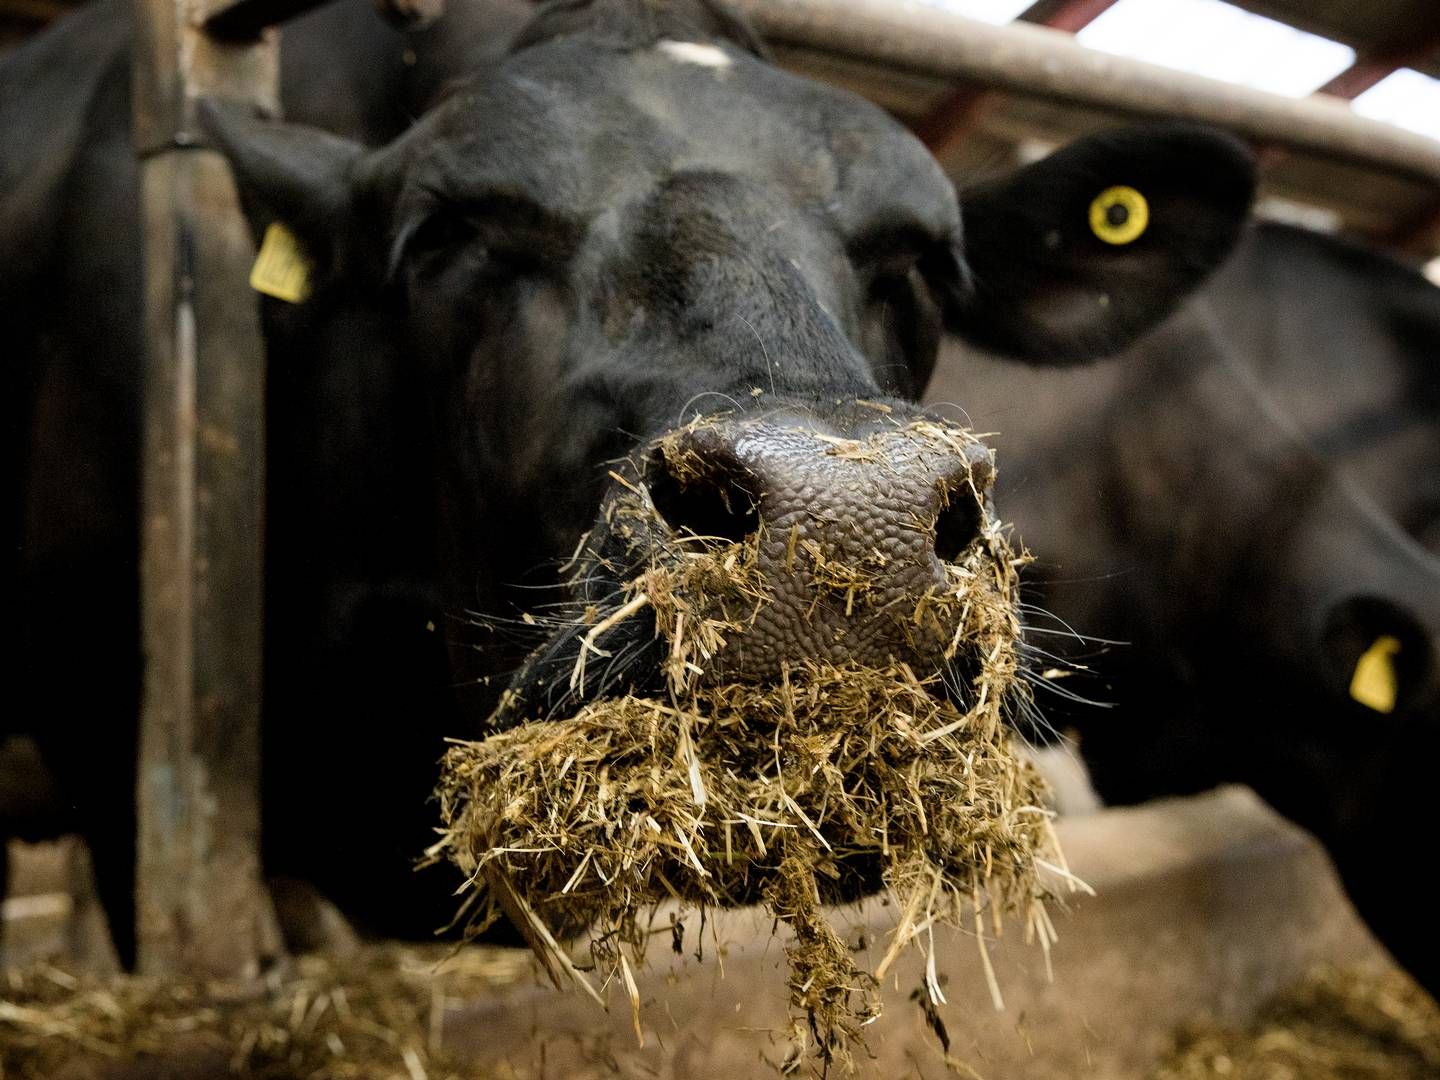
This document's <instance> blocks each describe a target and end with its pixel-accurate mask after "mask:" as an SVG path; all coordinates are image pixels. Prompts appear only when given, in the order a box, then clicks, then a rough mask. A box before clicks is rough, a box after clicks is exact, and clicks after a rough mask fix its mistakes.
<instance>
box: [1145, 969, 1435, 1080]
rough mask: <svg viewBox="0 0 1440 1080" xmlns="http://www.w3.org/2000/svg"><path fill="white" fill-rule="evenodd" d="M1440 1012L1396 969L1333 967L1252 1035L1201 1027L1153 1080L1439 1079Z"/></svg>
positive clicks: (1186, 1036) (1268, 1014)
mask: <svg viewBox="0 0 1440 1080" xmlns="http://www.w3.org/2000/svg"><path fill="white" fill-rule="evenodd" d="M1437 1076H1440V1005H1437V1004H1436V1003H1435V1001H1434V1000H1433V999H1432V998H1430V997H1429V996H1428V995H1427V994H1426V993H1425V992H1424V991H1423V990H1421V989H1420V988H1419V987H1417V986H1416V985H1415V984H1414V983H1413V982H1412V981H1411V980H1410V979H1409V978H1408V977H1406V976H1405V975H1404V974H1402V973H1401V972H1399V971H1396V970H1394V969H1388V970H1384V971H1379V972H1376V971H1369V970H1347V969H1340V968H1333V967H1325V968H1321V969H1319V970H1317V971H1316V972H1314V973H1313V974H1312V975H1311V976H1310V977H1309V978H1307V979H1306V980H1304V981H1303V982H1302V983H1300V985H1298V986H1296V987H1295V988H1293V989H1292V990H1290V991H1288V992H1286V993H1284V994H1281V995H1280V996H1279V997H1277V998H1275V999H1273V1000H1272V1001H1271V1002H1269V1004H1267V1005H1266V1006H1265V1007H1264V1008H1263V1009H1262V1010H1261V1012H1260V1015H1259V1017H1258V1018H1257V1019H1256V1021H1255V1022H1254V1023H1253V1024H1251V1025H1250V1026H1249V1027H1248V1028H1247V1029H1246V1030H1244V1031H1237V1030H1234V1029H1229V1028H1223V1027H1220V1026H1218V1025H1216V1024H1213V1023H1206V1024H1196V1025H1192V1026H1191V1027H1189V1028H1188V1029H1186V1030H1185V1031H1183V1032H1181V1034H1180V1035H1179V1036H1178V1037H1177V1039H1176V1045H1175V1048H1174V1050H1173V1052H1172V1053H1171V1054H1170V1055H1169V1056H1168V1057H1167V1058H1166V1060H1165V1061H1164V1063H1163V1064H1161V1065H1160V1067H1159V1068H1157V1069H1156V1071H1155V1073H1154V1074H1153V1080H1222V1078H1223V1080H1434V1078H1435V1077H1437Z"/></svg>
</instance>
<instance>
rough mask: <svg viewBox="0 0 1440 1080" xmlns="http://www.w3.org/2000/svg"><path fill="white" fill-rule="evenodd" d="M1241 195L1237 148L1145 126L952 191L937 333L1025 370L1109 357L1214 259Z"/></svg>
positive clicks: (1228, 242)
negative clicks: (945, 310) (952, 232)
mask: <svg viewBox="0 0 1440 1080" xmlns="http://www.w3.org/2000/svg"><path fill="white" fill-rule="evenodd" d="M1254 191H1255V163H1254V159H1253V158H1252V156H1251V154H1250V152H1249V151H1248V150H1247V149H1246V148H1245V147H1244V146H1243V145H1242V144H1241V143H1239V142H1238V141H1236V140H1234V139H1232V138H1229V137H1228V136H1224V135H1220V134H1218V133H1214V132H1210V131H1206V130H1202V129H1199V128H1194V127H1187V126H1181V125H1153V126H1146V127H1133V128H1124V129H1120V130H1116V131H1108V132H1102V133H1100V134H1098V135H1094V136H1091V137H1089V138H1086V139H1083V140H1081V141H1079V142H1076V143H1073V144H1071V145H1070V146H1067V147H1065V148H1064V149H1062V150H1060V151H1058V152H1056V153H1054V154H1052V155H1050V156H1049V157H1047V158H1044V159H1043V160H1041V161H1038V162H1036V163H1035V164H1033V165H1029V166H1027V167H1025V168H1023V169H1020V170H1019V171H1017V172H1015V173H1013V174H1011V175H1010V176H1008V177H1006V178H1005V179H1003V180H1000V181H997V182H994V183H990V184H986V185H984V186H981V187H978V188H976V189H975V190H973V191H968V192H964V193H962V195H961V209H962V213H963V217H964V230H963V243H964V247H963V252H961V255H962V258H963V262H962V265H961V266H960V268H959V273H958V280H957V282H956V287H955V289H954V290H953V292H952V295H951V297H950V299H951V301H952V303H951V304H950V305H949V314H950V316H951V318H950V320H949V321H950V324H951V328H952V329H953V330H955V331H956V332H957V333H959V334H961V335H962V336H964V337H966V338H968V339H969V340H971V341H973V342H974V343H975V344H977V345H980V346H982V347H985V348H987V349H992V350H994V351H996V352H999V353H1002V354H1006V355H1009V356H1012V357H1015V358H1016V359H1020V360H1025V361H1027V362H1030V363H1037V364H1069V363H1080V362H1083V361H1086V360H1090V359H1093V358H1095V357H1098V356H1104V355H1107V354H1109V353H1113V352H1116V351H1118V350H1120V349H1122V348H1124V347H1125V346H1126V345H1128V344H1129V343H1130V342H1132V341H1133V340H1135V338H1137V337H1138V336H1139V335H1141V334H1142V333H1144V332H1145V331H1146V330H1148V329H1150V328H1151V327H1153V326H1154V325H1155V324H1156V323H1158V322H1159V321H1160V320H1161V319H1163V318H1164V317H1165V316H1166V315H1167V314H1169V313H1170V311H1171V310H1173V309H1174V308H1175V306H1176V305H1177V304H1178V303H1179V302H1180V301H1181V300H1182V299H1183V298H1184V296H1185V295H1186V294H1187V293H1188V292H1190V291H1191V290H1192V289H1194V288H1195V287H1196V286H1197V285H1199V284H1200V283H1201V282H1202V281H1203V280H1204V279H1205V277H1206V275H1208V274H1209V273H1210V271H1211V270H1213V269H1215V267H1216V266H1218V265H1219V264H1220V263H1221V262H1222V261H1224V259H1225V258H1226V257H1227V256H1228V255H1229V253H1230V251H1231V249H1232V248H1233V247H1234V245H1235V241H1236V240H1237V239H1238V237H1239V234H1240V231H1241V229H1242V228H1243V226H1244V223H1245V221H1246V218H1247V217H1248V214H1249V210H1250V203H1251V199H1252V198H1253V196H1254Z"/></svg>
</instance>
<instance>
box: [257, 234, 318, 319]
mask: <svg viewBox="0 0 1440 1080" xmlns="http://www.w3.org/2000/svg"><path fill="white" fill-rule="evenodd" d="M310 269H311V265H310V260H309V259H308V258H307V257H306V255H305V251H304V249H303V248H301V247H300V241H299V239H298V238H297V237H296V236H295V234H294V233H293V232H291V231H290V230H289V229H287V228H286V227H285V226H284V225H282V224H280V222H278V221H274V222H271V223H270V227H269V228H268V229H266V230H265V239H264V240H263V241H261V243H260V254H259V255H257V256H256V257H255V265H254V266H252V267H251V268H250V287H251V288H252V289H254V290H255V291H256V292H262V293H264V294H265V295H266V296H273V297H275V299H277V300H284V301H286V302H287V303H291V304H298V303H300V301H302V300H304V299H305V298H306V297H307V296H309V295H310Z"/></svg>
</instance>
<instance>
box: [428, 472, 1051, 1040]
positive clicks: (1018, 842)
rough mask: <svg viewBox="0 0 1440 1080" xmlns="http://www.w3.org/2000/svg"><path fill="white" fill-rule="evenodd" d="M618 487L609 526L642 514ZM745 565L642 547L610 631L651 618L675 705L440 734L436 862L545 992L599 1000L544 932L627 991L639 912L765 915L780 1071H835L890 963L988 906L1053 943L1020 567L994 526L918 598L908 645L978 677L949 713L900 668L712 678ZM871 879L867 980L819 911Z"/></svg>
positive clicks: (647, 700) (478, 919)
mask: <svg viewBox="0 0 1440 1080" xmlns="http://www.w3.org/2000/svg"><path fill="white" fill-rule="evenodd" d="M634 495H635V499H634V500H633V501H632V504H631V505H629V506H628V507H627V508H625V509H624V514H627V515H630V517H631V518H633V519H636V520H639V519H643V518H644V516H645V515H646V514H653V509H652V508H650V507H649V506H648V502H647V501H646V500H645V499H644V498H643V491H636V492H635V493H634ZM977 497H978V496H977ZM611 515H612V516H614V508H613V507H612V509H611ZM752 552H753V546H749V545H747V543H746V542H743V541H742V542H740V543H731V544H724V545H710V546H708V547H704V548H703V549H701V550H698V551H697V550H695V549H694V547H693V546H692V545H686V544H682V543H678V542H676V543H669V544H666V543H661V544H659V545H655V546H654V547H653V550H652V553H651V555H650V556H649V565H648V567H647V568H645V569H644V570H643V571H642V572H641V573H638V574H636V575H634V576H633V577H632V578H631V579H630V581H629V584H628V585H627V586H626V590H625V597H626V599H625V600H624V601H623V602H621V603H617V605H616V607H615V608H614V609H613V611H612V613H611V616H607V618H608V617H612V616H613V615H614V614H615V612H620V611H626V615H625V616H624V617H626V618H640V617H649V615H650V614H653V617H654V622H655V633H656V634H657V636H658V637H659V638H661V639H662V641H663V642H664V643H665V645H666V646H667V648H666V649H665V653H666V655H667V657H668V658H669V664H668V666H667V667H666V673H667V674H668V675H669V685H668V693H663V694H657V695H653V696H638V695H629V696H623V697H615V698H608V699H603V700H599V701H592V702H590V703H588V704H585V705H584V706H583V707H581V708H579V710H578V712H576V713H575V714H574V715H573V716H569V717H566V718H564V719H548V720H543V721H541V720H536V721H532V722H529V723H524V724H520V725H519V726H517V727H514V728H512V729H510V730H506V731H502V732H499V733H497V734H494V735H492V736H490V737H489V738H486V739H483V740H480V741H478V742H463V743H458V744H456V745H455V746H454V747H453V748H452V749H451V750H450V751H449V753H448V754H447V755H446V759H445V763H444V770H443V777H442V781H441V785H440V791H439V794H440V801H441V811H442V817H443V820H444V823H445V832H444V837H443V839H442V840H441V842H440V843H439V844H437V845H436V848H435V849H434V852H433V854H435V855H436V856H440V855H442V854H443V855H444V856H446V857H448V858H450V859H451V860H452V861H453V862H454V863H455V864H456V865H457V866H458V867H459V868H460V870H461V871H462V872H463V873H464V874H465V875H466V879H467V885H468V888H469V889H470V890H471V895H470V897H469V898H468V900H467V903H468V904H469V905H471V907H470V912H471V917H472V925H473V926H477V927H478V926H483V925H488V924H489V923H490V922H492V921H493V920H495V919H496V918H498V917H500V915H501V914H502V913H503V914H506V915H508V916H509V917H510V918H511V919H512V920H513V921H516V922H517V923H518V924H519V927H520V929H521V931H522V933H524V934H525V935H526V937H527V940H529V941H530V943H531V945H532V947H533V948H535V950H536V952H537V954H539V956H540V958H541V960H542V962H543V963H544V964H545V966H546V967H547V969H548V970H549V971H550V972H551V975H552V977H554V978H555V979H556V980H557V982H559V981H560V980H561V979H562V978H563V977H566V976H568V977H572V978H574V979H575V980H576V981H577V982H578V983H580V984H581V985H582V986H585V987H587V988H590V990H591V992H592V993H595V991H594V989H593V986H591V984H590V983H589V982H588V980H587V979H586V978H585V976H584V975H583V974H582V973H581V972H580V971H578V970H577V969H576V968H575V966H574V965H573V963H572V962H571V960H570V958H569V956H568V954H567V953H566V952H565V950H564V949H563V948H561V947H560V946H559V945H558V943H557V937H564V936H566V935H568V934H573V933H576V932H579V931H582V930H584V929H587V928H593V931H594V932H593V934H592V936H591V939H590V949H591V952H592V954H593V958H594V961H595V963H596V966H597V968H598V969H599V970H600V971H601V972H602V973H603V974H605V975H606V976H607V977H608V976H612V975H613V976H617V977H619V979H620V980H621V981H622V982H623V983H624V984H625V985H626V986H627V987H633V978H632V976H631V973H630V960H629V959H628V958H627V950H630V951H631V952H632V954H633V955H634V956H636V957H638V956H639V955H641V953H642V951H643V946H644V943H645V940H646V938H647V936H648V926H647V917H648V915H649V914H650V913H651V912H653V910H654V908H655V906H656V905H658V904H660V903H663V902H665V901H667V900H673V901H678V902H679V903H680V904H682V905H691V904H693V905H701V906H704V905H718V906H722V907H734V906H739V905H744V904H752V903H760V904H763V905H764V906H765V908H766V909H767V910H769V911H770V912H771V913H772V914H773V915H774V916H775V917H776V918H777V919H778V920H780V921H781V922H783V923H785V924H786V925H788V927H789V928H790V930H791V932H792V935H793V937H792V939H791V941H790V943H789V945H788V946H787V948H786V955H787V958H788V960H789V962H790V968H791V975H790V981H789V985H790V999H791V1005H792V1009H793V1011H794V1014H795V1020H794V1036H795V1040H796V1041H795V1046H796V1050H797V1052H796V1054H795V1056H794V1057H793V1058H792V1063H798V1061H799V1060H800V1056H799V1055H800V1053H803V1052H804V1048H805V1047H806V1045H807V1044H808V1042H809V1040H810V1039H811V1038H813V1040H814V1043H815V1047H816V1050H817V1051H818V1053H819V1054H820V1055H821V1057H822V1058H823V1059H824V1060H826V1061H829V1060H831V1059H832V1058H835V1057H837V1056H838V1057H842V1058H843V1057H844V1056H845V1055H846V1053H847V1052H848V1047H849V1046H850V1045H851V1044H852V1043H853V1042H854V1041H855V1040H857V1039H858V1038H859V1037H860V1033H861V1028H862V1027H863V1026H864V1025H865V1024H866V1023H867V1022H868V1021H869V1020H870V1019H872V1018H873V1017H874V1016H876V1015H878V1009H879V1005H878V997H877V996H876V994H875V993H874V989H875V986H876V984H877V981H878V979H879V978H882V977H883V976H884V974H885V971H886V970H887V969H888V968H889V966H890V965H891V963H892V961H893V960H894V958H895V957H896V955H897V954H898V953H899V951H900V950H901V949H902V948H904V947H905V946H906V945H907V944H910V943H912V942H914V941H916V940H917V939H919V940H923V941H929V940H930V933H931V929H932V928H933V927H934V926H935V924H937V923H939V924H949V925H952V926H964V927H966V928H967V929H971V930H973V931H974V932H976V933H977V934H982V935H983V933H984V932H985V930H984V927H983V925H982V922H981V915H982V912H983V911H984V910H985V909H986V907H987V906H988V908H989V909H990V911H991V913H992V914H993V916H994V921H993V925H994V927H995V929H996V932H998V929H999V926H1000V915H1001V914H1008V913H1018V914H1019V915H1020V916H1021V918H1022V920H1023V921H1024V923H1025V927H1026V933H1027V937H1028V936H1031V935H1033V936H1035V937H1038V938H1039V940H1040V943H1041V944H1042V945H1043V946H1044V947H1045V948H1046V949H1047V950H1048V947H1049V944H1050V943H1051V941H1052V940H1053V935H1054V930H1053V927H1052V926H1051V924H1050V921H1049V919H1048V917H1047V915H1046V909H1045V903H1044V902H1045V899H1046V893H1045V891H1044V889H1043V888H1042V887H1041V885H1040V884H1039V882H1038V880H1037V866H1038V863H1039V862H1040V861H1041V858H1042V856H1043V855H1044V853H1046V852H1047V851H1049V852H1053V854H1052V856H1051V858H1052V860H1053V862H1054V863H1055V864H1057V865H1058V866H1059V867H1062V868H1063V865H1064V864H1063V859H1061V857H1060V856H1059V852H1058V850H1056V849H1055V840H1054V832H1053V830H1052V828H1051V824H1050V816H1049V813H1048V812H1047V811H1046V810H1045V809H1043V798H1042V796H1043V792H1042V783H1041V781H1040V778H1039V776H1038V774H1037V773H1036V772H1035V771H1034V769H1033V768H1032V767H1031V766H1030V764H1029V763H1028V762H1027V761H1025V760H1024V759H1023V758H1021V757H1020V756H1018V755H1017V754H1016V753H1015V752H1014V751H1013V749H1012V746H1011V736H1010V735H1009V733H1008V732H1007V730H1006V728H1005V726H1004V724H1003V721H1002V710H1003V709H1004V708H1005V707H1006V705H1007V699H1008V698H1009V697H1010V696H1011V695H1012V694H1016V693H1019V684H1018V681H1017V678H1016V676H1017V668H1018V659H1017V645H1018V620H1017V617H1016V614H1015V586H1016V568H1017V564H1018V562H1019V560H1018V559H1017V558H1016V556H1015V555H1014V554H1013V553H1012V551H1011V549H1010V547H1009V546H1008V544H1007V543H1006V541H1005V538H1004V536H1003V534H1002V533H1001V532H1000V530H999V529H998V527H995V526H994V525H993V524H991V525H990V526H988V527H987V528H985V529H984V530H983V532H982V535H981V536H980V537H979V538H977V540H976V541H975V543H974V544H972V546H971V548H970V549H969V550H968V551H967V552H965V553H963V554H962V556H961V558H960V559H958V560H956V564H955V565H954V566H952V567H950V568H948V571H947V574H948V576H947V582H948V583H947V586H946V587H945V588H944V589H940V590H930V591H927V592H926V593H924V594H923V595H921V596H918V597H915V598H913V599H914V605H913V620H912V621H913V625H914V626H915V627H916V628H917V632H919V631H920V630H924V632H927V633H932V632H933V633H935V634H940V635H943V637H944V639H945V640H946V642H947V643H948V644H947V646H946V649H947V657H953V656H954V655H955V654H956V653H958V652H962V651H963V652H964V653H965V656H966V659H967V661H968V665H969V666H968V668H967V671H971V672H973V673H974V674H973V678H972V679H971V681H970V685H969V686H967V687H966V688H964V689H965V691H966V693H965V695H964V697H963V699H962V700H964V701H965V702H966V704H967V707H966V708H964V709H963V710H962V708H961V707H958V706H957V705H956V704H954V702H953V700H952V698H953V695H947V694H945V693H943V692H942V687H941V686H940V685H939V679H940V677H939V676H938V675H936V676H933V677H926V676H921V675H917V674H916V672H915V671H914V670H912V668H911V667H910V666H908V665H907V664H905V663H895V664H892V665H891V666H888V667H884V668H872V667H862V666H858V665H854V664H843V665H839V666H836V665H831V664H820V663H798V664H794V665H789V666H786V667H784V668H783V670H782V675H781V677H780V678H779V679H778V680H776V681H772V682H769V683H747V682H725V683H721V684H714V683H711V682H709V681H707V680H706V679H705V678H704V672H705V666H706V664H705V661H706V659H707V657H713V656H714V655H715V654H716V653H717V651H719V650H721V649H723V646H724V642H725V640H726V637H727V635H734V634H743V632H744V619H743V616H742V615H739V614H737V612H738V611H739V610H740V607H743V604H744V603H752V604H753V603H764V602H765V598H764V595H763V594H764V588H763V583H759V584H757V583H756V582H755V581H754V580H753V576H752V575H749V574H748V572H747V571H748V568H749V567H750V566H751V565H752V559H751V553H752ZM832 576H833V575H832ZM817 579H818V575H817ZM817 587H822V588H823V587H824V586H823V585H820V586H817ZM848 587H851V584H850V583H849V582H848V581H847V588H848ZM727 589H728V590H730V591H731V593H732V595H730V596H729V598H728V599H729V601H730V602H729V603H726V602H725V600H726V597H725V596H724V595H722V594H724V593H725V592H726V590H727ZM637 598H639V599H637ZM737 605H739V606H737ZM627 609H628V610H627ZM642 611H644V612H646V613H647V614H646V615H645V616H642V615H641V612H642ZM591 618H592V621H593V625H595V626H600V625H602V624H603V623H604V619H601V618H599V617H598V616H597V615H596V614H595V613H592V614H591ZM907 618H908V615H907ZM931 623H933V624H934V625H933V626H930V624H931ZM612 625H613V624H612ZM589 640H590V642H591V644H593V643H594V638H593V637H592V638H590V639H589ZM585 654H586V651H585V649H584V648H583V647H582V650H581V653H580V656H581V658H582V661H577V666H578V665H579V664H580V663H581V662H583V657H584V656H585ZM1062 872H1063V871H1062ZM881 888H883V889H884V890H886V891H888V893H889V894H890V896H891V897H892V898H893V901H894V903H895V907H896V911H897V920H898V921H897V926H896V930H895V934H894V937H893V939H892V941H891V942H890V944H889V948H888V951H887V953H886V955H885V957H884V959H883V960H882V962H881V963H880V965H879V966H878V967H877V969H876V970H875V971H874V972H873V973H872V972H864V971H861V970H860V969H859V968H858V967H857V965H856V964H855V962H854V959H853V957H852V954H851V951H850V950H849V948H848V947H847V946H846V944H845V942H844V941H843V939H842V938H841V937H840V935H839V934H837V933H836V931H835V930H834V929H833V928H832V927H831V925H830V923H829V921H828V920H827V919H826V917H825V915H824V913H823V912H822V905H824V904H827V903H836V902H841V901H845V900H851V899H855V898H857V897H858V896H859V895H862V894H863V893H864V892H866V891H874V890H876V889H881ZM981 954H982V956H984V955H986V954H985V950H984V948H983V943H982V948H981ZM987 965H988V961H987ZM596 996H598V994H597V995H596ZM632 1005H633V1006H635V1007H636V1008H638V999H637V998H636V996H635V995H634V992H633V990H632ZM636 1026H637V1032H638V1030H639V1021H638V1017H637V1020H636Z"/></svg>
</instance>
